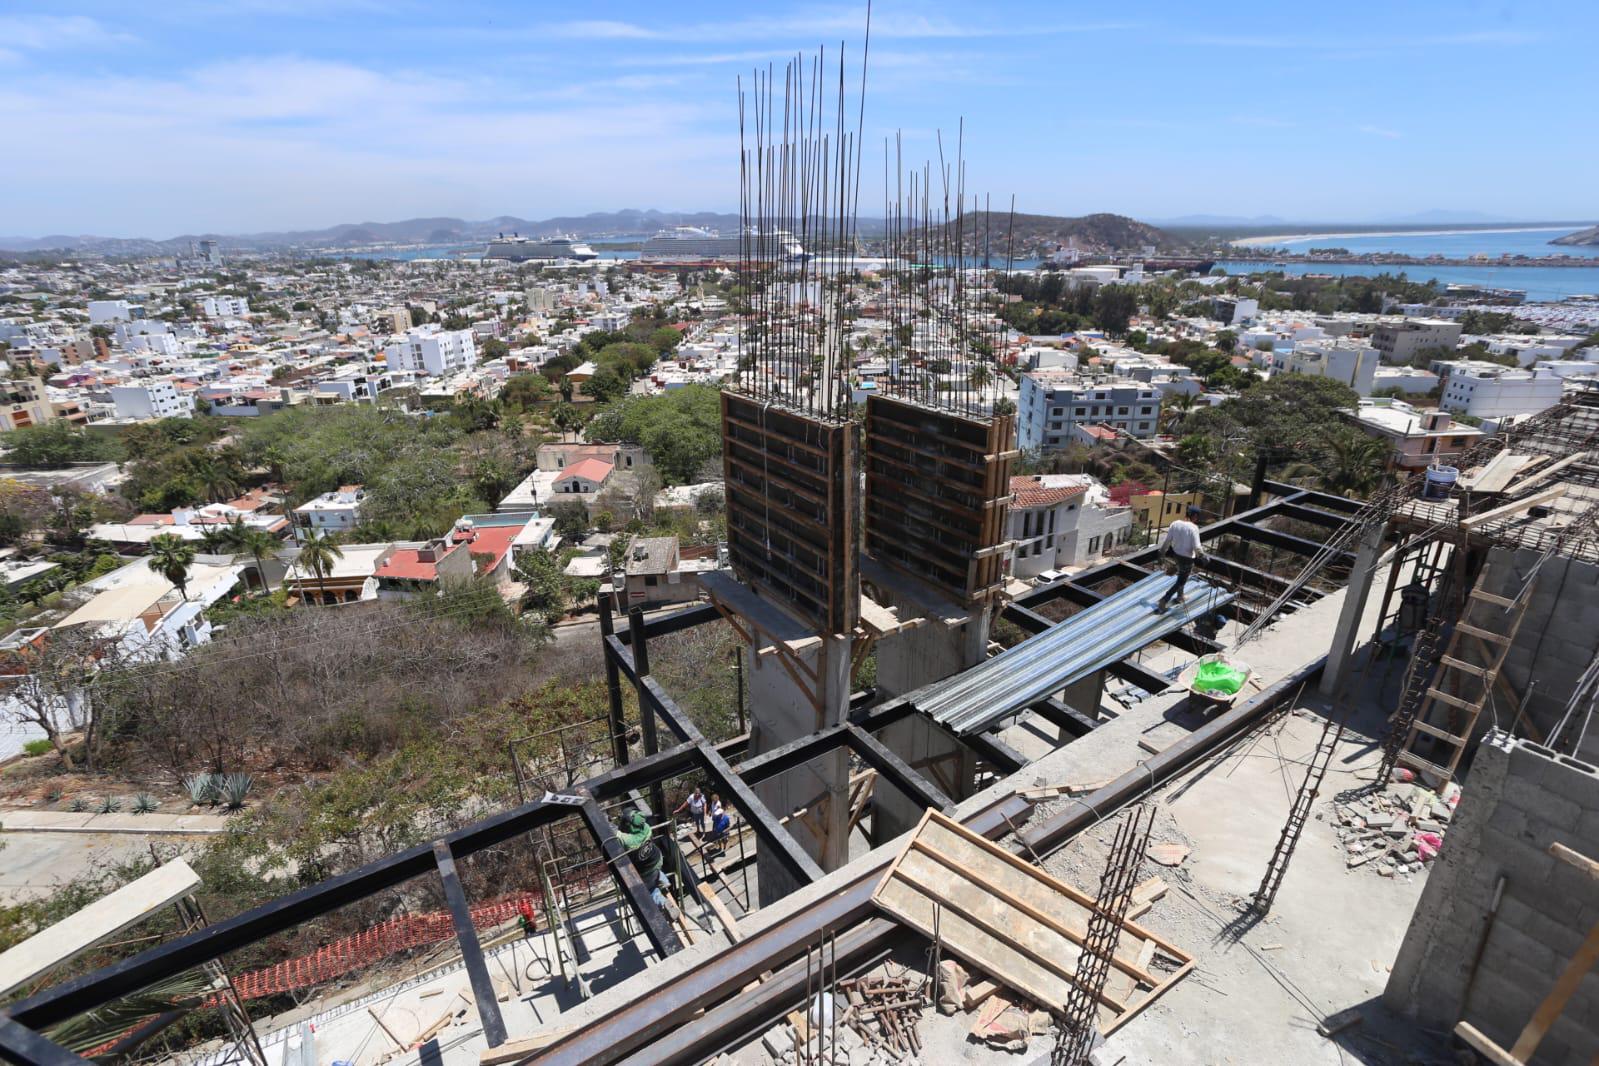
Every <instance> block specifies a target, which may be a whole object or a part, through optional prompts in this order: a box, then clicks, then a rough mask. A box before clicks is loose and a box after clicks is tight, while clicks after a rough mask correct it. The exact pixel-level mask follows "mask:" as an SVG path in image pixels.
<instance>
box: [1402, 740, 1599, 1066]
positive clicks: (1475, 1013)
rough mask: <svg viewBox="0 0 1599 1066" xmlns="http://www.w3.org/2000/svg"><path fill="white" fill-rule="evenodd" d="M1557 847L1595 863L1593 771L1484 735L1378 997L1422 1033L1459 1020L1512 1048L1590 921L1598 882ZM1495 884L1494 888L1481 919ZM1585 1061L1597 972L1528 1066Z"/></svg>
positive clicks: (1598, 776)
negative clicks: (1555, 848)
mask: <svg viewBox="0 0 1599 1066" xmlns="http://www.w3.org/2000/svg"><path fill="white" fill-rule="evenodd" d="M1556 842H1559V843H1562V844H1565V845H1566V846H1567V847H1569V848H1572V849H1574V850H1575V851H1578V852H1580V853H1582V854H1584V855H1587V856H1589V857H1599V769H1596V768H1595V767H1593V766H1591V765H1588V764H1585V763H1579V762H1577V761H1575V760H1573V759H1569V758H1567V757H1565V756H1556V755H1555V754H1554V753H1553V752H1551V751H1549V749H1547V748H1543V747H1541V746H1539V745H1536V744H1532V743H1530V742H1528V741H1524V740H1523V741H1512V740H1511V739H1510V738H1509V736H1508V735H1506V734H1504V733H1494V734H1491V735H1490V736H1489V737H1488V738H1487V739H1486V740H1485V741H1484V743H1483V744H1482V746H1481V747H1480V748H1479V749H1478V752H1477V756H1476V761H1475V762H1474V763H1473V765H1472V769H1471V774H1470V777H1469V778H1468V779H1467V780H1466V783H1465V791H1464V794H1463V795H1462V796H1461V799H1460V805H1459V807H1458V808H1457V809H1456V811H1455V815H1454V818H1453V820H1452V824H1451V825H1450V827H1449V831H1448V834H1447V835H1446V837H1445V839H1444V846H1443V852H1442V853H1441V854H1440V855H1439V857H1438V860H1437V861H1436V863H1434V865H1433V868H1432V871H1431V873H1430V874H1429V875H1428V879H1427V887H1426V889H1425V890H1424V891H1423V892H1422V896H1421V900H1420V902H1419V903H1418V904H1417V905H1416V913H1415V916H1414V917H1413V918H1412V919H1411V923H1410V930H1409V932H1407V933H1406V934H1405V941H1404V944H1403V945H1402V946H1401V947H1400V949H1399V957H1398V958H1397V959H1396V960H1395V961H1394V968H1393V973H1392V975H1391V976H1390V977H1389V979H1388V987H1387V989H1386V990H1385V991H1384V993H1383V1001H1384V1002H1385V1003H1386V1004H1387V1005H1388V1006H1389V1007H1390V1008H1392V1009H1394V1010H1396V1011H1399V1012H1401V1013H1403V1014H1406V1015H1409V1016H1411V1017H1414V1018H1416V1019H1417V1020H1418V1021H1419V1022H1420V1023H1421V1024H1422V1025H1426V1026H1430V1027H1435V1028H1438V1029H1452V1028H1453V1027H1454V1025H1455V1023H1456V1022H1457V1021H1460V1020H1462V1019H1464V1020H1465V1021H1469V1022H1470V1023H1471V1024H1473V1025H1474V1026H1476V1027H1477V1028H1478V1029H1480V1030H1482V1032H1484V1033H1485V1034H1487V1036H1488V1037H1490V1038H1491V1039H1493V1040H1494V1041H1496V1042H1497V1043H1498V1044H1499V1045H1500V1046H1501V1047H1506V1048H1508V1047H1510V1046H1511V1045H1512V1044H1514V1043H1515V1040H1516V1037H1517V1035H1518V1034H1519V1033H1520V1032H1521V1029H1522V1027H1523V1026H1525V1025H1526V1024H1527V1021H1528V1020H1529V1019H1530V1018H1531V1017H1532V1014H1533V1011H1535V1010H1536V1009H1537V1008H1538V1005H1539V1004H1540V1003H1541V1002H1542V1001H1543V999H1544V997H1545V996H1546V995H1548V993H1549V990H1550V989H1551V988H1552V987H1553V985H1554V982H1555V979H1556V977H1557V976H1558V975H1559V974H1560V973H1561V971H1562V970H1564V968H1565V966H1566V964H1567V962H1568V961H1569V960H1570V959H1571V957H1572V955H1573V954H1574V953H1575V952H1576V951H1577V949H1578V947H1579V946H1580V945H1581V944H1582V941H1583V939H1584V938H1585V937H1586V936H1587V935H1588V932H1589V930H1590V929H1592V928H1593V927H1594V925H1595V923H1599V882H1595V881H1593V880H1592V879H1591V878H1589V877H1588V876H1586V875H1585V874H1584V873H1582V872H1580V871H1579V870H1577V869H1576V868H1575V867H1573V866H1571V865H1570V864H1568V863H1564V862H1561V861H1560V860H1558V859H1556V858H1554V857H1553V856H1551V855H1550V854H1549V845H1550V844H1553V843H1556ZM1500 878H1503V879H1504V890H1503V894H1502V896H1501V899H1500V903H1499V910H1498V912H1497V914H1495V915H1494V917H1493V918H1492V920H1491V921H1490V920H1489V917H1488V915H1489V909H1490V905H1491V903H1492V900H1493V897H1494V889H1495V886H1496V884H1498V882H1499V880H1500ZM1485 931H1486V934H1487V940H1486V943H1484V941H1483V936H1484V932H1485ZM1479 945H1481V946H1482V961H1481V963H1480V965H1478V966H1477V968H1476V972H1475V974H1473V972H1472V961H1473V959H1474V958H1475V956H1476V953H1477V951H1478V948H1479ZM1595 1055H1599V973H1589V974H1588V976H1587V978H1586V979H1585V980H1584V981H1583V983H1582V985H1581V986H1580V988H1579V989H1578V990H1577V994H1576V995H1575V996H1574V997H1573V998H1572V1000H1571V1001H1570V1003H1569V1004H1568V1005H1567V1006H1566V1009H1565V1011H1564V1013H1563V1014H1562V1015H1561V1016H1560V1018H1559V1019H1557V1020H1556V1021H1555V1023H1554V1025H1553V1026H1552V1027H1551V1028H1550V1030H1549V1032H1548V1035H1547V1036H1546V1037H1545V1038H1544V1041H1543V1044H1542V1045H1541V1046H1540V1047H1539V1050H1538V1053H1537V1054H1536V1055H1535V1056H1533V1059H1532V1063H1533V1064H1534V1066H1545V1064H1549V1066H1565V1064H1570V1066H1578V1064H1586V1063H1589V1062H1591V1061H1594V1056H1595Z"/></svg>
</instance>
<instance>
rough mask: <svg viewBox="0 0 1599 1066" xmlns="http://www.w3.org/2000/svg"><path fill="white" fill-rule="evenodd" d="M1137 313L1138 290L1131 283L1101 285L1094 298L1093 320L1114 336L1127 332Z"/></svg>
mask: <svg viewBox="0 0 1599 1066" xmlns="http://www.w3.org/2000/svg"><path fill="white" fill-rule="evenodd" d="M1137 313H1138V290H1137V289H1136V288H1134V287H1133V286H1131V285H1101V286H1100V287H1099V292H1098V294H1097V295H1096V296H1095V298H1094V322H1095V324H1096V325H1098V326H1099V328H1100V329H1102V330H1104V331H1105V332H1106V333H1109V334H1110V335H1112V336H1114V337H1120V336H1121V335H1122V334H1124V333H1126V332H1127V326H1128V324H1129V323H1131V322H1132V320H1133V316H1134V315H1135V314H1137Z"/></svg>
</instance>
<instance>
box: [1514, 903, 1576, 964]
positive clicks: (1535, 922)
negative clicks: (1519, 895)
mask: <svg viewBox="0 0 1599 1066" xmlns="http://www.w3.org/2000/svg"><path fill="white" fill-rule="evenodd" d="M1569 913H1570V912H1569V911H1557V912H1556V915H1558V917H1556V916H1551V915H1550V914H1548V913H1546V912H1545V911H1543V910H1542V908H1538V907H1532V906H1529V905H1528V904H1527V902H1526V901H1525V900H1521V899H1510V898H1506V899H1503V900H1501V901H1500V904H1499V915H1498V917H1497V918H1495V919H1494V925H1495V927H1496V928H1497V927H1498V926H1501V925H1503V926H1508V927H1509V928H1512V929H1515V930H1516V931H1518V932H1520V933H1523V934H1525V935H1526V936H1528V937H1531V938H1532V939H1533V940H1536V941H1537V942H1538V943H1539V944H1542V945H1543V946H1544V947H1545V948H1546V949H1548V950H1549V951H1550V952H1551V953H1553V955H1554V956H1555V957H1556V958H1557V959H1567V958H1570V957H1571V953H1572V952H1574V951H1575V950H1576V949H1577V945H1578V944H1580V943H1582V938H1583V934H1582V933H1579V932H1577V931H1576V929H1574V928H1573V927H1571V926H1570V925H1568V924H1566V923H1567V921H1569V918H1568V917H1567V916H1568V915H1569Z"/></svg>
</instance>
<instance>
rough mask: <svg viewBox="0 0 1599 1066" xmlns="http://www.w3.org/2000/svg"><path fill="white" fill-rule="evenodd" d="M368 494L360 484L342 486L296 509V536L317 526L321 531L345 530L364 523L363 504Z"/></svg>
mask: <svg viewBox="0 0 1599 1066" xmlns="http://www.w3.org/2000/svg"><path fill="white" fill-rule="evenodd" d="M365 499H366V493H365V491H363V490H362V488H361V486H360V485H340V486H339V487H338V488H337V489H335V490H334V491H332V492H324V493H323V494H322V495H320V496H318V497H317V498H316V499H314V500H310V501H307V502H306V503H302V504H301V505H300V506H298V507H296V508H295V509H294V529H295V535H296V536H299V533H300V531H301V530H307V529H313V530H316V531H318V532H320V533H343V532H345V531H346V530H351V529H354V528H355V527H356V526H358V525H360V524H361V503H362V501H363V500H365Z"/></svg>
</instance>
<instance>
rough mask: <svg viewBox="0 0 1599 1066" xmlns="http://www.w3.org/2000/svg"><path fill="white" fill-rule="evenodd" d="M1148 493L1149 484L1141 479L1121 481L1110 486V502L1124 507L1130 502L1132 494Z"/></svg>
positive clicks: (1142, 494)
mask: <svg viewBox="0 0 1599 1066" xmlns="http://www.w3.org/2000/svg"><path fill="white" fill-rule="evenodd" d="M1148 494H1149V486H1148V485H1146V484H1144V483H1143V482H1142V481H1123V482H1122V483H1121V484H1120V485H1112V486H1111V487H1110V492H1109V495H1110V502H1111V503H1114V504H1115V505H1116V506H1118V507H1126V506H1127V505H1128V504H1129V503H1131V502H1132V498H1133V497H1134V496H1145V495H1148Z"/></svg>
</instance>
